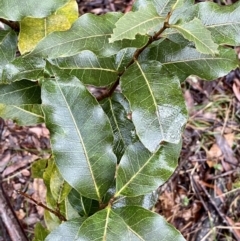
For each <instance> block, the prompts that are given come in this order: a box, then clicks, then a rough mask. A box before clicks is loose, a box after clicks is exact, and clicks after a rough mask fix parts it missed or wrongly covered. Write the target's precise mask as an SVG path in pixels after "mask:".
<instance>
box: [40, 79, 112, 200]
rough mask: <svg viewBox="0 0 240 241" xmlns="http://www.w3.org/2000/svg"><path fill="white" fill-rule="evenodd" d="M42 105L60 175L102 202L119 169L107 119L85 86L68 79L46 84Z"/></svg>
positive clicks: (43, 90)
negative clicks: (116, 168)
mask: <svg viewBox="0 0 240 241" xmlns="http://www.w3.org/2000/svg"><path fill="white" fill-rule="evenodd" d="M42 102H43V105H42V108H43V111H44V114H45V116H46V125H47V127H48V129H49V130H50V132H51V146H52V150H53V154H54V157H55V161H56V164H57V167H58V169H59V171H60V173H61V175H62V176H63V178H64V179H65V180H66V181H67V182H68V183H69V184H70V185H71V186H72V187H74V188H75V189H76V190H77V191H79V192H80V193H81V194H82V195H83V196H85V197H88V198H91V199H96V200H101V197H102V196H103V195H104V193H105V192H106V191H107V189H108V188H109V186H110V185H111V183H112V181H113V178H114V172H115V165H116V157H115V155H114V154H113V152H112V141H113V137H112V130H111V127H110V123H109V121H108V119H107V116H106V115H105V113H104V112H103V110H102V108H101V107H100V105H99V104H98V102H97V101H96V99H95V98H94V97H93V96H92V95H91V94H90V93H89V92H88V91H87V89H86V88H85V87H84V85H83V84H82V83H81V82H80V81H79V80H78V79H77V78H76V77H70V76H68V75H65V76H60V77H56V78H55V80H53V79H49V80H47V81H45V82H44V83H43V85H42ZM103 170H104V171H103Z"/></svg>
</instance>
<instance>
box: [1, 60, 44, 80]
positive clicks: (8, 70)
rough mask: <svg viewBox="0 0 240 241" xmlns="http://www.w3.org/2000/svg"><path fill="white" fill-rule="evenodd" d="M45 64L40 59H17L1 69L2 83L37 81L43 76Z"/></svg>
mask: <svg viewBox="0 0 240 241" xmlns="http://www.w3.org/2000/svg"><path fill="white" fill-rule="evenodd" d="M45 65H46V62H45V61H44V60H43V59H42V58H34V57H30V58H25V57H22V56H21V57H19V58H16V59H14V60H13V61H12V62H11V63H9V64H7V65H6V66H5V67H4V69H3V74H2V80H3V82H4V83H9V82H13V81H18V80H22V79H28V80H32V81H37V80H38V79H39V78H40V77H43V75H44V67H45Z"/></svg>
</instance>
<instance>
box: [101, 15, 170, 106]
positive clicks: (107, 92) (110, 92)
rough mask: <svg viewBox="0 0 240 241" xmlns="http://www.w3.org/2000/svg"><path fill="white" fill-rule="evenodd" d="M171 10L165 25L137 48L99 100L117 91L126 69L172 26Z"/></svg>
mask: <svg viewBox="0 0 240 241" xmlns="http://www.w3.org/2000/svg"><path fill="white" fill-rule="evenodd" d="M171 14H172V13H171V12H169V13H168V15H167V17H166V20H165V21H164V24H163V27H162V28H161V29H160V30H159V31H158V32H157V33H155V34H154V35H153V36H150V37H149V39H148V42H147V43H146V44H145V45H144V46H143V47H142V48H140V49H137V50H136V51H135V53H134V54H133V57H132V59H131V60H130V62H129V63H128V64H127V65H126V67H125V69H124V70H123V71H122V72H121V73H119V74H118V78H117V80H116V81H115V82H114V83H113V85H112V86H111V87H110V89H109V90H107V91H106V92H104V93H103V94H102V95H100V96H98V97H97V100H98V101H101V100H103V99H105V98H107V97H110V96H111V95H112V94H113V92H114V91H115V89H116V88H117V86H118V85H119V81H120V78H121V76H122V75H123V74H124V73H125V71H126V70H127V69H128V68H129V67H130V66H131V65H132V64H133V63H134V62H135V61H136V60H137V59H138V57H139V55H140V54H141V53H142V52H143V51H144V50H145V49H146V48H147V47H148V46H149V45H150V44H151V43H153V42H154V41H157V40H158V39H159V37H160V35H161V34H162V33H163V32H164V31H165V30H166V29H167V28H169V27H170V25H169V19H170V17H171Z"/></svg>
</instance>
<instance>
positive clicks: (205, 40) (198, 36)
mask: <svg viewBox="0 0 240 241" xmlns="http://www.w3.org/2000/svg"><path fill="white" fill-rule="evenodd" d="M171 27H172V28H176V29H177V31H178V32H179V33H180V34H182V35H183V37H184V38H186V39H187V40H189V41H193V42H194V44H195V46H196V49H197V50H198V51H199V52H200V53H203V54H211V55H213V56H214V55H216V54H218V45H217V44H216V43H214V42H213V40H212V37H211V32H210V31H209V30H207V29H206V27H205V26H204V25H203V24H202V22H201V21H200V20H199V19H197V18H194V19H193V20H192V21H190V22H187V23H182V24H179V25H178V24H175V25H171Z"/></svg>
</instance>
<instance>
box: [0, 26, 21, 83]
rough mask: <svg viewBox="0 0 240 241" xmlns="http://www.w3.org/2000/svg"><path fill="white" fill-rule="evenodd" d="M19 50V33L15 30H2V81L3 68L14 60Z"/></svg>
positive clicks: (0, 53) (0, 32)
mask: <svg viewBox="0 0 240 241" xmlns="http://www.w3.org/2000/svg"><path fill="white" fill-rule="evenodd" d="M16 50H17V35H16V33H14V32H13V31H3V30H1V31H0V83H1V80H2V70H3V68H4V66H5V65H6V64H8V63H9V62H10V61H12V60H13V59H14V57H15V53H16Z"/></svg>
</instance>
